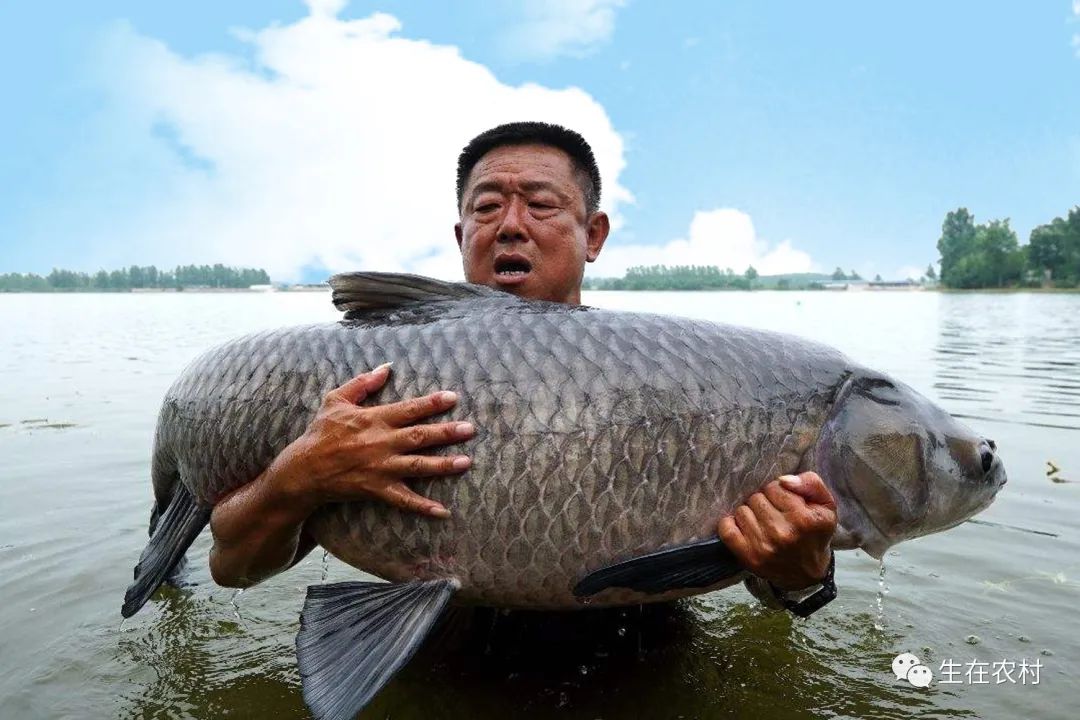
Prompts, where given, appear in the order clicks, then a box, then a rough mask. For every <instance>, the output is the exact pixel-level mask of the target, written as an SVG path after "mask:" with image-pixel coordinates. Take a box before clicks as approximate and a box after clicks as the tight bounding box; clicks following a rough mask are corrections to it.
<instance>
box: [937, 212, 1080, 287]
mask: <svg viewBox="0 0 1080 720" xmlns="http://www.w3.org/2000/svg"><path fill="white" fill-rule="evenodd" d="M937 246H938V252H940V253H941V283H942V285H945V286H946V287H951V288H1005V287H1059V288H1075V287H1077V286H1078V285H1080V206H1077V207H1074V208H1073V209H1072V210H1070V211H1069V213H1068V215H1067V216H1066V217H1064V218H1060V217H1059V218H1054V219H1053V220H1052V221H1051V222H1049V223H1047V224H1045V225H1040V226H1038V227H1037V228H1035V229H1034V230H1032V231H1031V236H1030V238H1029V239H1028V244H1027V245H1023V246H1021V245H1020V243H1019V241H1018V239H1017V237H1016V231H1015V230H1013V229H1012V228H1010V227H1009V221H1008V220H1007V219H1006V220H991V221H990V222H988V223H983V224H981V225H976V224H975V217H974V216H973V215H972V214H971V213H970V212H968V210H967V208H958V209H957V210H954V211H953V212H950V213H949V214H948V215H946V216H945V222H944V223H943V224H942V226H941V238H940V239H939V240H938V245H937Z"/></svg>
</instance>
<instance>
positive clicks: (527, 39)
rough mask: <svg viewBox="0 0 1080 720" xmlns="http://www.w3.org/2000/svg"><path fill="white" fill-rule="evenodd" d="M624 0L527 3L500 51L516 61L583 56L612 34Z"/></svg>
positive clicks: (569, 0) (502, 42) (503, 41)
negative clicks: (521, 17) (616, 16)
mask: <svg viewBox="0 0 1080 720" xmlns="http://www.w3.org/2000/svg"><path fill="white" fill-rule="evenodd" d="M624 4H625V2H624V0H547V1H546V2H536V3H528V4H526V7H525V10H524V12H525V17H524V18H523V19H522V20H521V21H520V22H519V23H518V24H517V25H515V26H513V27H511V28H510V29H509V31H508V32H507V34H506V35H505V36H503V39H502V40H501V41H500V42H501V49H502V50H503V52H504V53H506V54H507V55H509V56H510V57H513V58H516V59H519V60H549V59H551V58H554V57H556V56H558V55H570V56H574V57H582V56H584V55H587V54H589V53H590V52H591V51H592V50H594V49H595V48H596V46H598V45H600V44H601V43H604V42H606V41H607V40H608V39H609V38H610V37H611V35H612V33H613V32H614V31H615V13H616V11H617V10H618V9H619V8H620V7H622V6H623V5H624Z"/></svg>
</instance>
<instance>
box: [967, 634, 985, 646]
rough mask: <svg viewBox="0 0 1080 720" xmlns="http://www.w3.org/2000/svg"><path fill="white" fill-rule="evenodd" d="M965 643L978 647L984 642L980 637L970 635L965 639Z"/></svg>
mask: <svg viewBox="0 0 1080 720" xmlns="http://www.w3.org/2000/svg"><path fill="white" fill-rule="evenodd" d="M964 642H966V643H967V644H968V645H978V644H979V643H981V642H982V639H981V638H980V637H979V636H978V635H968V636H967V637H966V638H964Z"/></svg>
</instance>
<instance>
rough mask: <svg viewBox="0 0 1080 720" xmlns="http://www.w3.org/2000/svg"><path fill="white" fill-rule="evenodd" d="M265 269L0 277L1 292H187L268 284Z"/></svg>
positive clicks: (188, 267) (204, 267) (57, 271)
mask: <svg viewBox="0 0 1080 720" xmlns="http://www.w3.org/2000/svg"><path fill="white" fill-rule="evenodd" d="M268 284H270V276H269V275H267V274H266V271H265V270H261V269H255V268H233V267H226V266H225V265H221V264H217V265H177V266H176V267H175V268H173V269H172V270H158V269H157V268H156V267H155V266H153V265H147V266H145V267H144V266H140V265H132V266H131V267H128V268H124V269H122V270H112V271H109V270H98V271H97V272H96V273H94V274H92V275H91V274H88V273H84V272H75V271H72V270H60V269H53V271H52V272H51V273H49V274H48V275H46V276H44V277H42V276H41V275H35V274H33V273H29V274H26V275H23V274H20V273H7V274H0V292H94V291H124V290H142V289H157V290H183V289H184V288H197V287H207V288H247V287H250V286H252V285H268Z"/></svg>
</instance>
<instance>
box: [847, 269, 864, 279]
mask: <svg viewBox="0 0 1080 720" xmlns="http://www.w3.org/2000/svg"><path fill="white" fill-rule="evenodd" d="M848 280H862V275H860V274H859V273H857V272H855V271H854V270H852V271H851V272H850V273H848Z"/></svg>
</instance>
